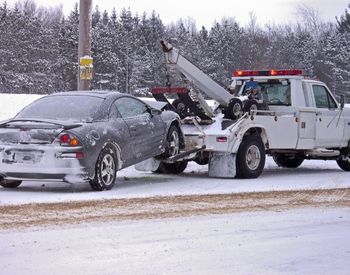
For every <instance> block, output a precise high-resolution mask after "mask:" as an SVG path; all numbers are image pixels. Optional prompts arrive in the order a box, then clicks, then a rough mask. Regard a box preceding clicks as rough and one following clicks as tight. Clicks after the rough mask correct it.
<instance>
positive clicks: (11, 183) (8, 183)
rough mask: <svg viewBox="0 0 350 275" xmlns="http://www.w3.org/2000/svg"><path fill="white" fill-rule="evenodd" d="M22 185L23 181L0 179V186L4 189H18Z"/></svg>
mask: <svg viewBox="0 0 350 275" xmlns="http://www.w3.org/2000/svg"><path fill="white" fill-rule="evenodd" d="M21 183H22V181H21V180H5V179H2V178H1V179H0V186H2V187H4V188H17V187H18V186H20V185H21Z"/></svg>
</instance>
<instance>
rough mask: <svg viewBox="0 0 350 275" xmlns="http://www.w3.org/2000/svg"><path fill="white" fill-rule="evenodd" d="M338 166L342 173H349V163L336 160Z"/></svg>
mask: <svg viewBox="0 0 350 275" xmlns="http://www.w3.org/2000/svg"><path fill="white" fill-rule="evenodd" d="M337 163H338V166H339V167H340V168H341V169H343V170H344V171H347V172H349V171H350V161H348V160H343V159H338V160H337Z"/></svg>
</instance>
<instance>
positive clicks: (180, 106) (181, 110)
mask: <svg viewBox="0 0 350 275" xmlns="http://www.w3.org/2000/svg"><path fill="white" fill-rule="evenodd" d="M172 105H173V107H174V108H175V109H176V111H177V113H178V114H179V115H180V116H181V117H185V116H186V109H187V107H186V104H185V103H183V102H182V101H181V100H180V99H179V98H177V99H175V100H174V101H173V102H172Z"/></svg>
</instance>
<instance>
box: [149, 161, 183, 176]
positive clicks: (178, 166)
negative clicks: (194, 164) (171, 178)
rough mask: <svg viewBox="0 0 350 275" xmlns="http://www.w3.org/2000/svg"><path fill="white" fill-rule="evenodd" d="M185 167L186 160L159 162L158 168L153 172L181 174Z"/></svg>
mask: <svg viewBox="0 0 350 275" xmlns="http://www.w3.org/2000/svg"><path fill="white" fill-rule="evenodd" d="M186 167H187V161H179V162H174V163H166V162H161V163H160V165H159V167H158V169H157V170H156V171H154V173H158V174H176V175H177V174H181V173H182V172H183V171H185V169H186Z"/></svg>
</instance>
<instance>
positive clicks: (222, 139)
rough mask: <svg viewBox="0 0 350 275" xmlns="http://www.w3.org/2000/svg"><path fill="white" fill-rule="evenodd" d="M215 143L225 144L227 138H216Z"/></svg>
mask: <svg viewBox="0 0 350 275" xmlns="http://www.w3.org/2000/svg"><path fill="white" fill-rule="evenodd" d="M216 142H227V137H217V138H216Z"/></svg>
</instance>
